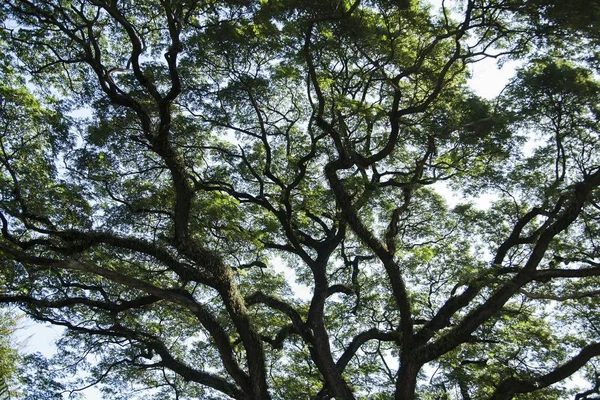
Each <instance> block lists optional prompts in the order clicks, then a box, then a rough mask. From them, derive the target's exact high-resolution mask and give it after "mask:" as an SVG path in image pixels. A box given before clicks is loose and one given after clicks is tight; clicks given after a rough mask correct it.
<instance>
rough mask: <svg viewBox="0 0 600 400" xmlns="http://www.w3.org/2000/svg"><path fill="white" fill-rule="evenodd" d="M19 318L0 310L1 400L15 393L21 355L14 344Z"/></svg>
mask: <svg viewBox="0 0 600 400" xmlns="http://www.w3.org/2000/svg"><path fill="white" fill-rule="evenodd" d="M16 324H17V318H16V317H15V316H14V315H13V314H12V313H10V312H9V311H7V310H3V309H0V399H10V398H11V395H12V393H13V391H14V390H13V389H14V388H13V386H14V380H15V372H16V369H17V362H18V359H19V354H18V352H17V350H16V348H15V344H14V338H13V335H14V332H15V329H16Z"/></svg>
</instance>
